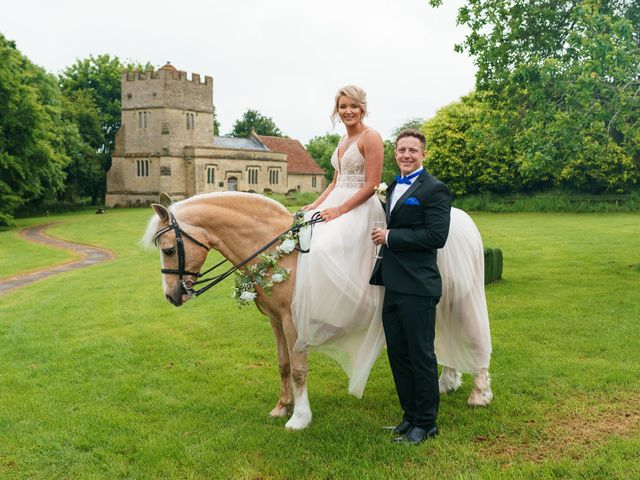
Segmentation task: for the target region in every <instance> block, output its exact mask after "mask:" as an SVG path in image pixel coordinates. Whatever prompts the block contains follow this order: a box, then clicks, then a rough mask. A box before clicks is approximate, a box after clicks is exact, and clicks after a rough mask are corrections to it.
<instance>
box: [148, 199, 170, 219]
mask: <svg viewBox="0 0 640 480" xmlns="http://www.w3.org/2000/svg"><path fill="white" fill-rule="evenodd" d="M151 208H153V209H154V210H155V211H156V214H157V215H158V216H159V217H160V220H162V221H163V222H168V221H169V210H167V209H166V207H164V206H163V205H160V204H158V203H152V204H151Z"/></svg>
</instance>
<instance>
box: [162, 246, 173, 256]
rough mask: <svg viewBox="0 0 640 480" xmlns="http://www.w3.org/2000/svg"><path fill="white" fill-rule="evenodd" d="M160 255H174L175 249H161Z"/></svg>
mask: <svg viewBox="0 0 640 480" xmlns="http://www.w3.org/2000/svg"><path fill="white" fill-rule="evenodd" d="M162 253H164V254H165V255H166V256H167V257H170V256H171V255H173V254H174V253H176V248H175V247H171V248H163V249H162Z"/></svg>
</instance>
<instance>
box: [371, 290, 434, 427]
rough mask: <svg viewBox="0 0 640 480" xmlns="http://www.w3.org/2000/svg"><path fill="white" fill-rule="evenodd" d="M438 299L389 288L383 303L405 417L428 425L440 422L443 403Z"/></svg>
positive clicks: (390, 348)
mask: <svg viewBox="0 0 640 480" xmlns="http://www.w3.org/2000/svg"><path fill="white" fill-rule="evenodd" d="M438 300H439V297H420V296H416V295H405V294H402V293H397V292H392V291H390V290H389V289H387V290H386V292H385V296H384V304H383V307H382V323H383V326H384V334H385V337H386V341H387V355H388V356H389V364H390V365H391V372H392V373H393V380H394V382H395V385H396V391H397V392H398V398H399V399H400V406H401V407H402V410H403V411H404V417H403V418H404V419H405V420H407V421H409V422H411V424H413V425H414V426H417V427H421V428H424V429H430V428H431V427H433V426H435V425H436V417H437V415H438V407H439V405H440V394H439V390H438V362H437V360H436V355H435V352H434V346H433V342H434V338H435V319H436V305H437V304H438Z"/></svg>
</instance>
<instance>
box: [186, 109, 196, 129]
mask: <svg viewBox="0 0 640 480" xmlns="http://www.w3.org/2000/svg"><path fill="white" fill-rule="evenodd" d="M194 125H195V119H194V116H193V113H187V130H193V127H194Z"/></svg>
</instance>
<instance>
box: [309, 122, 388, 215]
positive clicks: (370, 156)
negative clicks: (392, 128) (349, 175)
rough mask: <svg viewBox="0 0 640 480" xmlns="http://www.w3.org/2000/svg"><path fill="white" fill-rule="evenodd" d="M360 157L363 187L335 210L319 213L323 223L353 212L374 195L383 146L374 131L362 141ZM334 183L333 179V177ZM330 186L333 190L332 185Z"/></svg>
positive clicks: (380, 174)
mask: <svg viewBox="0 0 640 480" xmlns="http://www.w3.org/2000/svg"><path fill="white" fill-rule="evenodd" d="M362 152H363V153H362V155H363V156H364V160H365V168H364V171H365V180H364V185H363V186H362V187H361V188H360V189H358V191H357V192H356V193H354V194H353V195H352V196H351V197H350V198H349V199H348V200H347V201H346V202H344V203H342V204H341V205H338V206H337V207H335V208H327V209H326V210H323V211H322V212H320V215H322V218H324V219H325V221H329V220H333V219H334V218H338V217H339V216H340V215H343V214H345V213H347V212H348V211H349V210H353V209H354V208H356V207H357V206H358V205H360V204H362V203H364V202H366V201H367V199H368V198H369V197H371V196H372V195H373V194H374V189H375V188H376V187H377V186H378V185H379V184H380V179H381V178H382V161H383V159H384V146H383V144H382V138H381V137H380V134H379V133H378V132H376V131H374V130H371V131H370V132H366V133H365V134H364V135H363V139H362ZM333 181H334V183H335V177H334V180H333ZM334 183H332V185H331V186H330V187H331V189H332V190H333V185H334ZM327 190H328V188H327Z"/></svg>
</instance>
